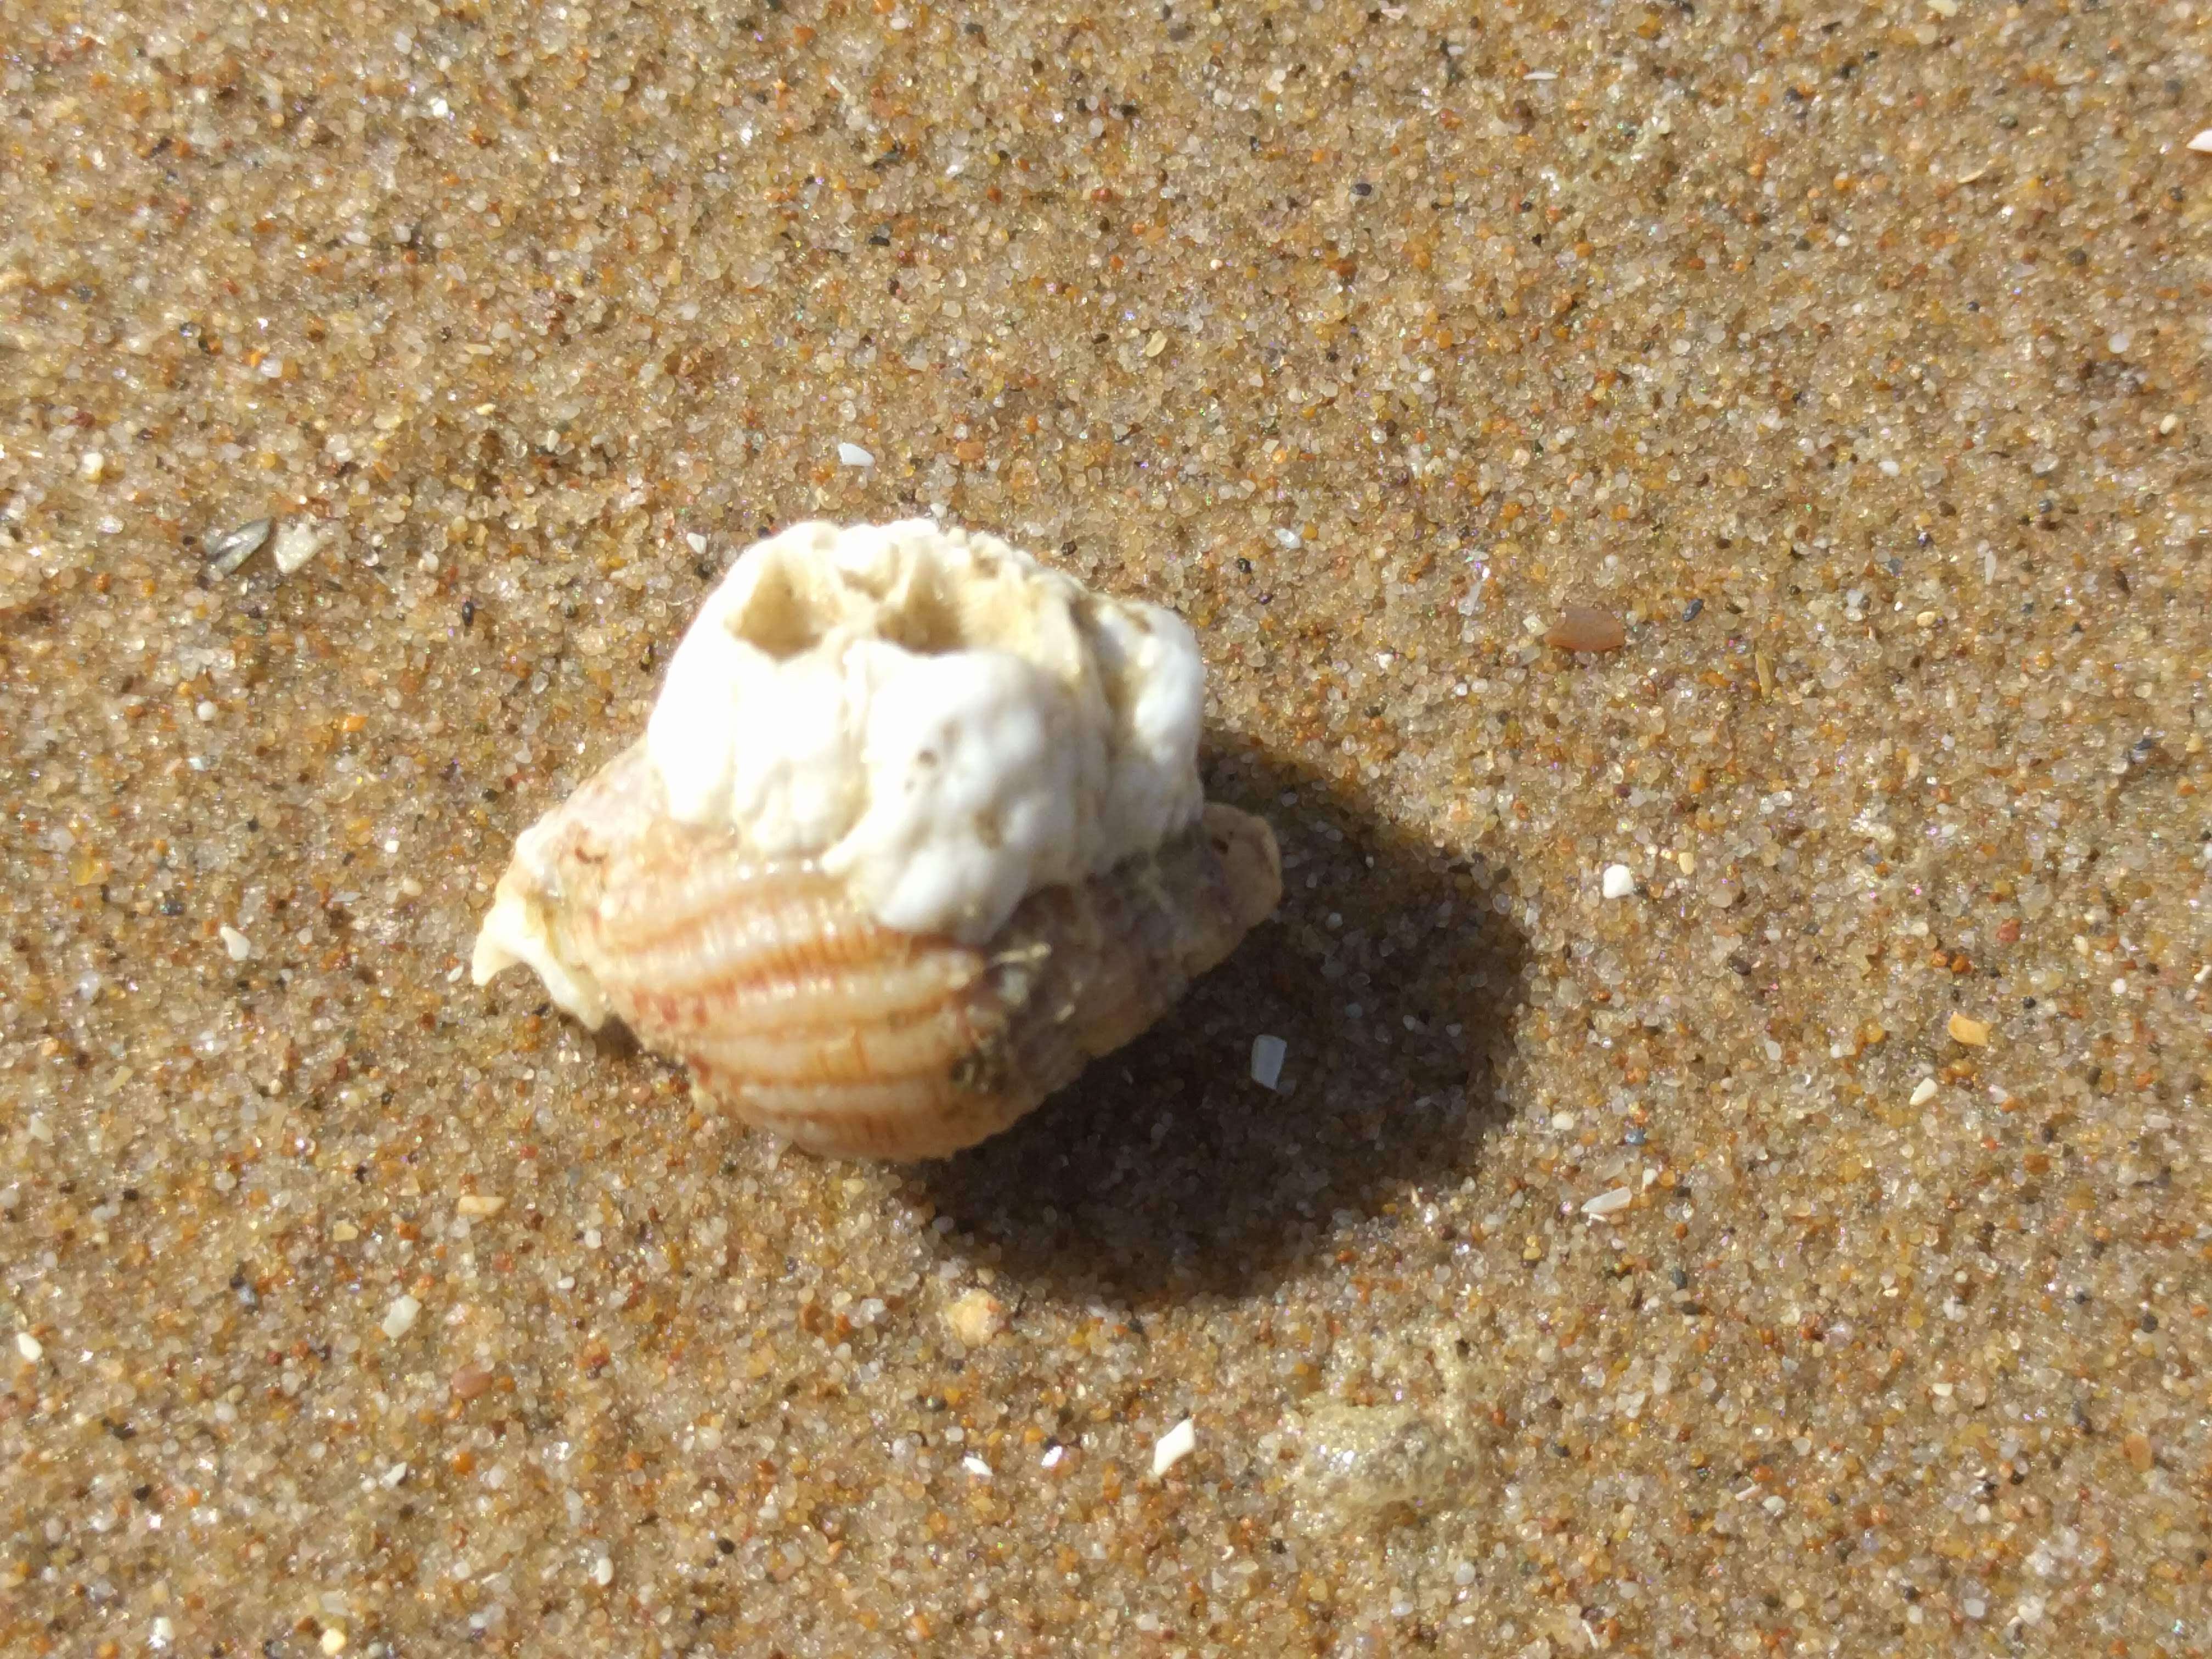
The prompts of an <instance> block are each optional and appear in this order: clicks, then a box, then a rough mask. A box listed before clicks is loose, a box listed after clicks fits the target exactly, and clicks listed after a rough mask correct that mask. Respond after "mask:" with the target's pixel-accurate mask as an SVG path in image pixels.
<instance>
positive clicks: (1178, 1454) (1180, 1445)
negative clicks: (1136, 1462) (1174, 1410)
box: [1152, 1417, 1198, 1480]
mask: <svg viewBox="0 0 2212 1659" xmlns="http://www.w3.org/2000/svg"><path fill="white" fill-rule="evenodd" d="M1197 1449H1198V1431H1197V1430H1196V1429H1194V1428H1193V1427H1192V1426H1191V1421H1190V1419H1188V1417H1186V1418H1184V1419H1183V1420H1182V1422H1180V1423H1178V1424H1176V1425H1175V1427H1173V1428H1171V1429H1170V1430H1169V1431H1167V1432H1166V1433H1165V1434H1164V1435H1162V1436H1161V1437H1159V1439H1158V1441H1157V1442H1155V1443H1153V1446H1152V1478H1153V1479H1154V1480H1158V1478H1159V1477H1160V1476H1162V1475H1164V1474H1166V1473H1167V1472H1168V1471H1169V1470H1170V1469H1171V1468H1174V1467H1175V1466H1176V1464H1178V1463H1180V1462H1182V1460H1183V1459H1184V1458H1186V1457H1188V1456H1189V1455H1191V1454H1192V1453H1193V1452H1194V1451H1196V1450H1197Z"/></svg>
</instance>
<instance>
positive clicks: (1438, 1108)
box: [906, 733, 1528, 1304]
mask: <svg viewBox="0 0 2212 1659" xmlns="http://www.w3.org/2000/svg"><path fill="white" fill-rule="evenodd" d="M1209 738H1210V739H1211V740H1212V741H1211V743H1210V753H1211V759H1210V762H1209V764H1208V766H1207V769H1206V771H1207V777H1206V793H1207V796H1208V797H1209V799H1216V800H1224V801H1226V802H1228V803H1229V804H1230V805H1234V806H1240V807H1243V808H1244V809H1245V810H1246V811H1255V812H1258V813H1260V814H1261V815H1262V816H1263V817H1266V818H1267V820H1268V822H1269V823H1272V824H1273V826H1274V828H1275V833H1276V835H1277V837H1278V838H1279V841H1280V842H1281V845H1282V849H1283V863H1284V872H1283V877H1284V893H1283V903H1282V906H1281V908H1279V910H1278V911H1277V912H1276V914H1275V915H1274V916H1273V918H1271V919H1270V920H1269V921H1266V922H1264V923H1262V924H1261V926H1260V927H1258V928H1257V929H1255V931H1254V933H1252V934H1251V936H1250V937H1249V938H1248V939H1246V940H1245V941H1244V943H1243V945H1241V946H1240V947H1239V948H1238V949H1237V952H1236V953H1235V954H1234V955H1233V956H1231V957H1230V958H1229V960H1228V961H1227V962H1225V963H1223V964H1222V965H1221V966H1219V967H1218V968H1216V969H1214V970H1213V971H1212V973H1211V974H1208V975H1205V976H1204V977H1203V978H1201V979H1200V980H1199V981H1197V982H1196V983H1195V984H1194V985H1193V986H1192V987H1191V988H1190V990H1189V992H1188V994H1186V995H1185V996H1184V998H1183V999H1182V1001H1180V1002H1179V1003H1177V1004H1176V1006H1175V1007H1174V1008H1172V1009H1171V1010H1170V1011H1169V1012H1168V1014H1167V1016H1166V1017H1165V1018H1163V1019H1162V1020H1161V1021H1160V1022H1159V1023H1158V1024H1157V1025H1155V1026H1154V1027H1153V1028H1152V1030H1149V1031H1147V1032H1146V1034H1145V1035H1144V1036H1140V1037H1139V1038H1138V1039H1137V1040H1136V1041H1135V1042H1133V1043H1131V1044H1129V1045H1128V1046H1127V1048H1122V1049H1121V1050H1118V1051H1117V1052H1115V1053H1114V1054H1109V1055H1107V1056H1106V1057H1104V1058H1103V1059H1102V1060H1097V1061H1094V1062H1093V1063H1092V1065H1091V1067H1090V1069H1089V1070H1088V1071H1087V1072H1085V1073H1084V1075H1083V1076H1082V1077H1081V1078H1079V1079H1077V1081H1076V1082H1075V1083H1073V1085H1070V1086H1069V1087H1067V1088H1066V1089H1064V1090H1062V1091H1060V1093H1059V1094H1057V1095H1055V1096H1054V1097H1053V1098H1052V1099H1050V1100H1048V1101H1047V1102H1046V1103H1044V1105H1042V1107H1040V1108H1039V1109H1037V1110H1036V1111H1035V1112H1033V1113H1031V1114H1030V1115H1029V1116H1028V1117H1026V1118H1024V1120H1023V1121H1021V1122H1019V1123H1018V1124H1016V1125H1015V1126H1014V1127H1012V1128H1011V1129H1009V1130H1007V1131H1006V1133H1004V1134H1001V1135H1000V1136H998V1137H996V1138H995V1139H991V1140H988V1141H986V1142H984V1143H983V1144H982V1145H981V1146H976V1147H974V1148H972V1149H970V1150H969V1151H967V1152H961V1153H958V1154H957V1155H956V1156H954V1157H952V1158H946V1159H944V1160H942V1161H940V1162H937V1163H933V1164H924V1165H921V1166H920V1167H919V1168H917V1169H916V1170H915V1171H914V1173H913V1175H912V1177H911V1179H910V1180H909V1181H908V1183H907V1189H906V1190H907V1193H908V1196H909V1197H910V1198H912V1199H914V1200H917V1201H922V1202H927V1203H929V1204H930V1205H932V1206H933V1207H934V1209H935V1210H936V1212H937V1213H938V1214H939V1216H949V1217H950V1218H951V1220H952V1223H953V1229H954V1231H953V1235H952V1242H953V1243H955V1244H956V1245H957V1247H958V1248H959V1249H961V1250H962V1252H963V1255H969V1256H971V1257H975V1256H980V1257H981V1258H982V1259H984V1260H986V1261H991V1262H993V1263H994V1265H995V1266H996V1267H997V1268H998V1270H999V1271H1000V1273H1002V1274H1006V1275H1009V1276H1011V1277H1012V1279H1014V1280H1015V1282H1016V1284H1017V1285H1018V1287H1019V1288H1021V1289H1024V1290H1026V1291H1034V1292H1039V1293H1044V1294H1049V1295H1054V1296H1062V1297H1071V1298H1085V1297H1088V1298H1093V1299H1095V1298H1097V1297H1112V1298H1115V1299H1116V1300H1126V1301H1127V1302H1130V1303H1132V1304H1146V1303H1150V1302H1155V1301H1157V1300H1158V1299H1161V1298H1163V1297H1174V1298H1176V1299H1180V1298H1182V1297H1187V1296H1188V1295H1191V1294H1194V1293H1205V1292H1212V1293H1215V1294H1225V1295H1243V1294H1246V1293H1249V1292H1250V1291H1254V1290H1255V1289H1263V1288H1265V1287H1267V1285H1271V1284H1273V1282H1275V1281H1276V1280H1278V1279H1280V1278H1282V1277H1284V1276H1285V1275H1286V1274H1288V1273H1291V1272H1293V1271H1295V1270H1296V1268H1297V1264H1298V1263H1299V1262H1300V1261H1302V1260H1303V1259H1306V1258H1309V1257H1310V1255H1312V1253H1313V1252H1315V1251H1316V1250H1318V1249H1322V1248H1323V1247H1324V1246H1325V1245H1326V1244H1327V1243H1328V1240H1329V1239H1330V1237H1332V1235H1333V1234H1334V1233H1335V1232H1336V1231H1339V1230H1340V1228H1341V1227H1342V1226H1343V1225H1345V1224H1346V1220H1347V1212H1348V1215H1349V1217H1350V1218H1360V1219H1364V1218H1368V1217H1370V1216H1373V1215H1375V1214H1376V1213H1378V1212H1380V1210H1381V1208H1382V1206H1383V1205H1385V1204H1387V1203H1391V1202H1404V1201H1407V1200H1408V1199H1409V1198H1417V1197H1418V1194H1419V1193H1420V1192H1423V1191H1428V1192H1434V1191H1437V1190H1440V1189H1442V1188H1444V1187H1447V1186H1449V1185H1451V1184H1454V1183H1455V1182H1457V1181H1458V1180H1459V1179H1461V1178H1462V1176H1465V1175H1466V1174H1467V1173H1468V1172H1469V1171H1470V1170H1472V1169H1473V1168H1474V1164H1475V1163H1476V1161H1477V1160H1478V1159H1479V1158H1480V1156H1481V1151H1482V1146H1483V1143H1484V1142H1485V1141H1486V1139H1487V1138H1488V1136H1489V1135H1490V1133H1492V1131H1494V1130H1495V1128H1496V1127H1497V1126H1498V1124H1499V1123H1500V1122H1501V1121H1503V1120H1504V1115H1505V1112H1504V1108H1503V1107H1502V1106H1500V1105H1499V1104H1498V1079H1499V1078H1500V1076H1501V1075H1502V1074H1503V1069H1504V1064H1505V1060H1506V1057H1507V1052H1508V1050H1509V1048H1510V1031H1511V1025H1512V1018H1511V1016H1512V1014H1513V1012H1514V1010H1515V1007H1516V1005H1517V1001H1518V1000H1519V998H1520V997H1521V995H1522V988H1521V987H1522V965H1523V963H1524V961H1525V960H1526V957H1527V955H1528V951H1527V945H1526V941H1525V940H1524V939H1523V938H1522V935H1521V933H1519V932H1518V930H1517V929H1516V927H1514V926H1513V925H1512V924H1511V923H1510V921H1508V920H1507V919H1506V918H1505V917H1504V916H1503V915H1500V914H1498V912H1497V911H1496V910H1495V909H1493V908H1492V906H1491V903H1490V897H1491V894H1492V891H1493V890H1495V887H1496V877H1497V875H1498V872H1497V870H1496V869H1495V866H1489V865H1487V864H1486V862H1485V861H1484V860H1482V859H1481V858H1480V855H1479V854H1474V853H1472V852H1471V851H1469V850H1468V849H1464V848H1436V847H1432V846H1431V845H1429V844H1428V843H1427V842H1425V841H1424V840H1421V839H1419V838H1417V837H1415V836H1410V835H1408V834H1407V833H1406V832H1405V831H1404V830H1402V829H1400V828H1398V827H1397V826H1395V825H1394V824H1392V823H1389V821H1388V820H1386V819H1384V818H1383V817H1379V816H1378V815H1376V813H1375V812H1374V811H1371V810H1370V808H1369V807H1367V806H1366V805H1363V804H1362V803H1361V802H1360V801H1359V800H1358V799H1356V798H1354V797H1352V796H1351V795H1350V794H1348V793H1346V792H1344V791H1343V790H1341V789H1340V788H1338V787H1335V786H1334V785H1332V784H1330V783H1328V782H1327V781H1324V780H1322V778H1321V777H1320V776H1319V775H1316V774H1315V773H1313V772H1311V771H1310V770H1309V769H1305V768H1304V767H1301V766H1299V765H1298V764H1297V763H1294V762H1290V761H1286V760H1284V759H1281V758H1279V757H1270V756H1267V755H1265V754H1262V753H1259V752H1257V751H1253V750H1239V748H1238V746H1237V740H1236V739H1235V738H1228V737H1225V736H1224V734H1221V733H1209ZM1263 1032H1265V1033H1270V1034H1273V1035H1274V1036H1280V1037H1282V1038H1284V1039H1285V1041H1286V1042H1288V1044H1289V1049H1290V1053H1289V1058H1288V1060H1287V1062H1286V1064H1285V1067H1284V1070H1283V1074H1282V1079H1281V1091H1280V1092H1273V1093H1271V1092H1269V1091H1267V1090H1265V1089H1263V1088H1261V1086H1260V1085H1258V1084H1257V1083H1255V1082H1254V1081H1253V1080H1252V1077H1251V1073H1250V1062H1251V1044H1252V1039H1253V1038H1254V1037H1255V1036H1258V1035H1260V1034H1261V1033H1263Z"/></svg>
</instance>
